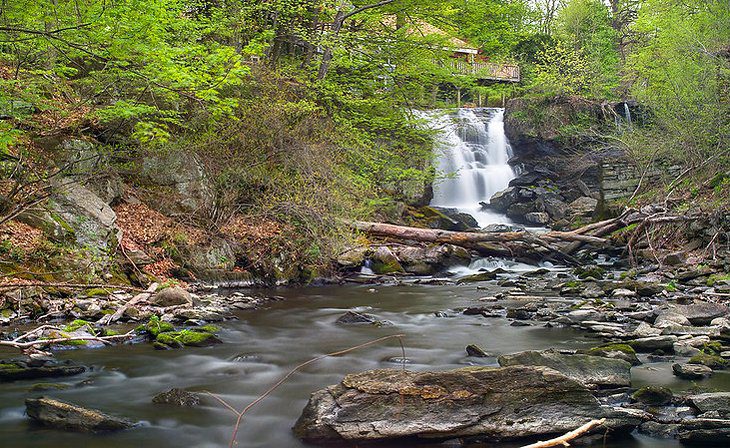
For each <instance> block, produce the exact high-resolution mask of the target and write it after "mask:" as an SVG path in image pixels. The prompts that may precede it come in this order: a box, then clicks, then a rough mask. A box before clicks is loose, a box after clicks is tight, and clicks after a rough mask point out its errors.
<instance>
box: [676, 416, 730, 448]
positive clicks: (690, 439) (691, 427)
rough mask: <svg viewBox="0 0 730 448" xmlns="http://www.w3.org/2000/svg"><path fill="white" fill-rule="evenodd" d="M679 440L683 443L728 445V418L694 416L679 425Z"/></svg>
mask: <svg viewBox="0 0 730 448" xmlns="http://www.w3.org/2000/svg"><path fill="white" fill-rule="evenodd" d="M678 438H679V441H680V442H682V443H683V444H685V445H704V446H708V445H711V446H728V445H730V420H723V419H708V418H696V419H691V420H685V421H683V422H682V424H681V425H680V427H679V431H678Z"/></svg>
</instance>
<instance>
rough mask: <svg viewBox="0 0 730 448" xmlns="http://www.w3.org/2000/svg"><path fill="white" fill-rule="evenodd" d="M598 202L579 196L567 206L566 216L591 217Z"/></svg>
mask: <svg viewBox="0 0 730 448" xmlns="http://www.w3.org/2000/svg"><path fill="white" fill-rule="evenodd" d="M597 206H598V201H597V200H596V199H594V198H591V197H588V196H581V197H579V198H578V199H576V200H575V201H573V202H571V203H570V204H568V214H569V215H571V216H592V215H593V213H595V211H596V207H597Z"/></svg>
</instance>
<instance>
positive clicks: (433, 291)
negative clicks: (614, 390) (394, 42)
mask: <svg viewBox="0 0 730 448" xmlns="http://www.w3.org/2000/svg"><path fill="white" fill-rule="evenodd" d="M502 116H503V110H501V109H482V110H476V111H472V110H464V109H462V110H459V111H457V112H456V113H455V114H453V115H451V116H444V115H440V116H437V117H435V118H433V123H432V124H434V125H435V126H439V127H440V128H442V129H444V138H443V142H444V145H443V147H442V149H443V155H442V156H441V157H440V160H439V164H440V166H441V169H442V170H443V171H444V172H446V173H452V176H451V177H450V178H447V179H446V180H445V181H444V182H443V183H441V184H440V185H439V186H438V187H437V188H436V191H435V197H434V201H433V203H434V205H440V206H445V207H453V208H457V209H459V210H461V211H467V212H469V213H473V214H474V216H475V217H476V218H477V221H478V222H479V224H480V225H482V226H483V225H486V224H489V223H495V222H502V223H509V222H510V221H509V220H508V219H507V218H506V217H505V216H503V215H498V214H496V213H493V212H489V211H483V210H481V208H480V207H479V206H478V202H479V201H488V199H489V198H490V197H491V195H492V194H493V193H495V192H496V191H499V190H501V189H503V188H505V187H506V186H507V184H508V183H509V181H510V179H512V178H513V177H514V172H513V170H512V168H511V167H510V166H509V165H508V164H507V160H508V158H509V156H510V148H509V142H507V140H506V138H505V137H504V129H503V123H502ZM498 267H499V268H504V269H505V270H507V271H509V272H511V274H510V275H519V274H520V273H524V272H526V271H529V270H534V269H535V267H533V266H528V265H523V264H519V263H513V262H508V261H506V260H486V259H482V260H474V261H473V262H472V264H471V265H470V266H468V267H467V266H463V267H454V268H453V269H452V273H454V274H455V275H456V276H461V275H467V274H470V273H475V272H478V271H479V270H480V269H484V268H488V269H495V268H498ZM543 267H546V268H548V269H550V272H549V273H548V274H547V275H549V276H556V275H558V273H559V271H560V269H559V268H556V267H553V266H552V265H549V264H546V265H545V266H543ZM505 290H506V289H505V288H501V287H499V286H497V285H496V284H494V282H490V283H482V284H480V286H479V287H477V286H475V285H474V284H465V285H448V286H444V285H439V286H437V285H431V286H428V285H423V284H417V280H416V279H405V280H404V281H403V282H402V283H400V284H398V285H386V286H381V285H378V286H373V285H344V286H323V287H309V288H280V289H273V290H256V291H246V290H241V292H243V293H244V294H253V295H264V296H267V297H271V296H280V297H281V299H282V300H278V301H273V302H269V303H268V305H267V306H266V307H265V308H263V309H257V310H252V311H241V312H239V313H238V314H237V317H238V319H237V320H230V321H227V322H223V323H221V327H222V331H221V333H220V337H221V339H222V340H223V344H219V345H216V346H212V347H205V348H185V349H180V350H167V351H158V350H155V349H154V348H153V346H152V345H151V344H145V343H142V344H131V345H130V344H126V345H120V346H115V347H107V348H101V349H88V350H67V351H64V352H62V353H58V355H57V356H58V357H59V358H60V359H71V360H75V361H77V362H79V363H81V364H85V365H89V366H93V369H91V371H88V372H86V373H85V374H83V375H79V376H75V377H70V378H62V379H51V380H48V381H45V382H54V383H57V384H58V385H60V386H61V387H62V389H53V390H49V391H44V392H40V391H31V388H32V387H33V385H34V384H36V383H39V382H43V381H39V380H29V381H16V382H12V383H2V384H0V403H2V407H0V434H1V438H0V446H2V447H12V448H46V447H47V448H66V447H84V448H117V447H119V448H121V447H125V448H126V447H133V446H138V447H155V448H164V447H198V448H204V447H211V448H212V447H224V446H228V441H229V439H230V435H231V431H232V426H233V423H234V421H235V416H234V415H233V414H232V413H231V412H230V411H228V410H226V409H225V408H224V407H223V406H221V405H220V404H219V403H217V402H216V401H215V400H214V399H212V398H211V397H204V400H203V403H202V404H201V405H200V406H197V407H192V408H183V407H175V406H169V405H157V404H152V402H151V399H152V397H153V396H154V395H156V394H158V393H160V392H163V391H167V390H169V389H171V388H186V389H189V390H191V391H210V392H212V393H214V394H217V395H218V396H220V397H221V398H222V399H224V400H225V401H226V402H228V403H230V404H231V405H232V406H234V407H235V408H237V409H241V408H243V407H244V406H246V405H247V404H248V403H250V402H251V401H253V400H255V399H256V398H257V397H258V396H260V394H262V393H263V392H264V391H265V390H266V389H267V388H268V387H270V385H272V384H274V383H275V382H276V381H278V380H279V379H280V378H282V377H283V376H284V375H286V374H287V373H288V372H289V371H290V370H291V369H292V368H294V367H295V366H296V365H298V364H300V363H302V362H304V361H307V360H309V359H311V358H314V357H316V356H320V355H323V354H325V353H330V352H335V351H338V350H343V349H347V348H349V347H353V346H356V345H359V344H362V343H365V342H367V341H371V340H373V339H377V338H381V337H384V336H387V335H392V334H397V333H402V334H404V335H405V336H404V338H403V342H404V345H405V351H406V358H405V359H402V354H401V347H400V345H399V344H398V342H397V341H396V340H388V341H385V342H383V343H382V344H379V345H372V346H368V347H365V348H362V349H360V350H358V351H355V352H351V353H348V354H346V355H343V356H339V357H336V358H326V359H323V360H320V361H318V362H316V363H314V364H312V365H309V366H307V367H305V368H304V369H303V370H301V371H299V372H297V373H295V374H294V375H293V376H292V377H291V378H290V379H289V380H288V381H286V382H285V383H284V384H283V385H282V386H281V387H279V388H278V389H276V390H275V391H274V392H273V393H272V394H271V395H270V396H268V397H267V398H266V399H265V400H264V401H262V402H261V403H260V404H259V405H257V406H256V407H255V408H253V409H252V410H251V412H249V413H248V414H247V415H246V416H245V418H244V420H243V423H242V426H241V429H240V432H239V437H238V442H239V444H238V446H240V447H246V448H256V447H261V448H263V447H266V448H280V447H281V448H295V447H305V446H307V445H305V444H303V443H302V442H300V441H299V440H297V439H296V438H294V436H293V435H292V432H291V427H292V426H293V425H294V423H295V422H296V420H297V418H298V417H299V415H300V413H301V411H302V409H303V408H304V406H305V404H306V402H307V399H308V397H309V395H310V393H312V392H314V391H315V390H318V389H321V388H323V387H326V386H328V385H331V384H336V383H338V382H339V381H340V380H341V379H342V378H343V376H345V375H346V374H348V373H353V372H360V371H364V370H369V369H377V368H400V367H401V366H402V365H403V364H404V363H405V366H406V367H407V368H408V369H413V370H445V369H453V368H459V367H464V366H469V365H488V366H497V359H496V357H497V356H499V355H501V354H506V353H513V352H518V351H523V350H541V349H547V348H558V349H580V348H587V347H592V346H596V345H598V344H600V343H601V341H600V340H597V339H593V338H591V337H590V336H589V334H588V333H582V332H579V331H577V330H573V329H569V328H548V327H546V326H543V324H541V323H535V324H533V325H530V326H511V325H510V321H509V320H508V319H506V318H503V317H498V318H485V317H482V316H479V315H476V316H468V315H464V314H462V313H461V309H463V308H466V307H470V306H478V305H479V304H480V303H483V302H480V301H479V298H481V297H484V296H493V295H495V294H497V293H499V292H502V291H505ZM233 292H234V291H230V290H229V291H224V292H222V293H233ZM534 293H536V294H539V292H534ZM500 304H501V305H505V306H509V305H510V303H508V302H504V303H500ZM351 309H352V310H356V311H361V312H366V313H370V314H374V315H376V316H377V317H378V319H380V320H385V321H388V322H390V325H383V326H373V325H342V324H338V323H336V322H335V321H336V320H337V318H338V317H339V316H341V315H342V314H343V313H345V312H346V311H348V310H351ZM469 344H477V345H478V346H479V347H481V348H482V349H484V350H485V351H486V352H487V353H488V354H489V355H490V356H489V357H486V358H474V357H468V356H467V354H466V352H465V347H466V346H467V345H469ZM14 355H15V353H14V352H10V351H3V350H0V359H2V358H9V357H12V356H14ZM641 358H642V361H643V362H644V364H642V365H640V366H637V367H634V368H632V381H633V384H632V386H633V387H634V388H638V387H641V386H644V385H650V384H653V385H666V386H668V387H671V388H672V389H674V390H683V389H688V388H691V387H693V383H692V382H689V381H684V380H680V379H678V378H677V377H675V376H674V375H673V374H672V371H671V362H669V361H666V362H652V361H651V360H649V359H647V357H646V356H645V355H642V356H641ZM702 386H703V387H704V388H705V389H707V390H729V389H730V374H727V373H725V372H722V373H720V372H718V373H717V374H715V375H714V376H713V377H712V378H710V379H708V380H705V381H703V383H702ZM40 395H48V396H51V397H54V398H59V399H62V400H67V401H71V402H73V403H77V404H80V405H82V406H87V407H91V408H98V409H101V410H103V411H106V412H109V413H112V414H115V415H119V416H125V417H128V418H130V419H134V420H137V421H141V424H140V425H139V427H137V428H135V429H132V430H128V431H122V432H117V433H111V434H104V435H91V434H79V433H70V432H62V431H57V430H52V429H45V428H40V427H37V426H34V425H33V424H32V423H31V422H30V420H29V419H28V418H27V417H26V416H25V415H24V410H25V406H24V400H25V398H26V397H29V396H40ZM380 446H383V445H380ZM395 446H397V447H404V448H408V447H414V448H415V447H425V446H434V445H433V444H426V443H424V442H411V443H398V444H397V445H393V447H395ZM448 446H454V445H453V444H450V445H448ZM490 446H496V445H494V444H492V445H490ZM499 446H500V447H507V446H512V445H509V444H500V445H499ZM592 446H606V447H613V448H619V447H627V448H635V447H642V448H653V447H678V446H680V445H679V443H678V442H676V441H674V440H658V439H652V438H648V437H644V436H641V435H638V434H636V435H634V436H633V437H632V438H630V439H628V440H620V441H615V442H609V443H606V444H604V443H603V441H599V442H595V443H594V445H592Z"/></svg>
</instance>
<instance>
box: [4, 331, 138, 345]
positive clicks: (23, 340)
mask: <svg viewBox="0 0 730 448" xmlns="http://www.w3.org/2000/svg"><path fill="white" fill-rule="evenodd" d="M45 330H54V331H59V332H61V331H63V330H62V329H61V328H58V327H54V326H53V325H41V326H40V327H38V328H35V329H33V330H31V331H28V332H27V333H23V334H22V335H20V336H18V337H17V338H15V339H12V340H9V341H2V340H0V347H2V346H5V347H14V348H17V349H20V350H26V349H30V348H34V347H39V346H47V345H52V344H58V343H63V342H69V341H97V342H101V343H103V344H111V343H112V342H114V341H119V340H124V339H129V338H131V337H133V336H134V335H135V332H134V330H131V331H129V332H128V333H125V334H117V335H113V336H94V335H89V336H69V337H60V338H53V339H34V338H37V337H38V336H40V335H41V334H42V333H43V331H45Z"/></svg>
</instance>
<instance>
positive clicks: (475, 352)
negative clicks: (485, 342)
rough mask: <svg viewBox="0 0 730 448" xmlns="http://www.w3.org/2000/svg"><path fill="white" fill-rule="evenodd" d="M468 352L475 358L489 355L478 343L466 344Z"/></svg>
mask: <svg viewBox="0 0 730 448" xmlns="http://www.w3.org/2000/svg"><path fill="white" fill-rule="evenodd" d="M466 354H467V355H469V356H473V357H475V358H486V357H488V356H489V354H488V353H487V352H485V351H484V350H483V349H482V348H481V347H479V346H478V345H476V344H469V345H467V346H466Z"/></svg>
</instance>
